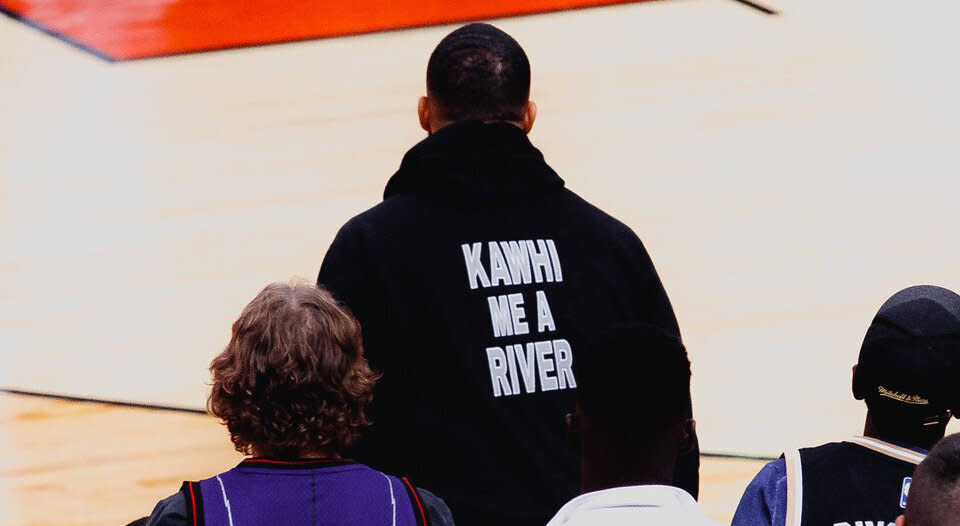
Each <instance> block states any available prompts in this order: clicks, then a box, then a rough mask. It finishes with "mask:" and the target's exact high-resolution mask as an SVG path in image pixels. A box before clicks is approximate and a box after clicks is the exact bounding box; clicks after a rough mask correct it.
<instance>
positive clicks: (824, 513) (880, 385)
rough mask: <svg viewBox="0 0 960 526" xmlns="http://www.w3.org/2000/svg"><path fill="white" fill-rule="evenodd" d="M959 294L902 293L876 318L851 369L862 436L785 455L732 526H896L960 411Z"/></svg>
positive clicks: (754, 487)
mask: <svg viewBox="0 0 960 526" xmlns="http://www.w3.org/2000/svg"><path fill="white" fill-rule="evenodd" d="M958 379H960V296H958V295H957V294H955V293H953V292H951V291H949V290H947V289H944V288H940V287H933V286H916V287H910V288H907V289H904V290H902V291H900V292H898V293H897V294H895V295H894V296H893V297H891V298H890V299H889V300H887V301H886V303H884V304H883V306H881V307H880V311H879V312H878V313H877V315H876V317H874V319H873V322H872V323H871V324H870V328H869V329H868V330H867V334H866V336H865V337H864V340H863V345H862V347H861V349H860V358H859V360H858V363H857V365H855V366H854V370H853V395H854V397H855V398H856V399H857V400H864V401H865V402H866V405H867V417H866V423H865V425H864V431H863V436H862V437H855V438H852V439H849V440H847V441H844V442H834V443H830V444H824V445H822V446H819V447H814V448H808V449H800V450H798V451H790V452H786V453H784V456H783V457H781V458H780V459H779V460H776V461H773V462H771V463H769V464H767V465H766V466H765V467H764V468H763V469H762V470H761V471H760V473H759V474H757V476H756V477H755V478H754V479H753V481H752V482H751V483H750V485H749V486H748V487H747V489H746V492H745V493H744V495H743V497H742V499H741V500H740V505H739V506H738V508H737V512H736V514H735V515H734V518H733V526H760V525H762V526H768V525H769V526H813V525H823V524H832V525H834V526H853V525H859V524H866V523H867V522H869V523H872V524H879V525H892V524H893V523H894V521H895V520H896V518H897V516H898V515H900V514H901V513H902V512H903V510H904V508H905V507H906V504H907V495H908V492H909V490H910V485H911V476H912V473H913V470H914V468H915V467H916V465H917V464H919V463H920V462H921V461H922V460H923V459H924V456H925V455H926V452H927V451H928V450H929V449H930V448H931V447H933V445H934V444H936V443H937V441H938V440H940V439H942V438H943V436H944V433H945V431H946V426H947V423H948V422H949V420H950V418H951V416H952V415H954V414H955V413H956V412H957V410H958V409H960V381H958Z"/></svg>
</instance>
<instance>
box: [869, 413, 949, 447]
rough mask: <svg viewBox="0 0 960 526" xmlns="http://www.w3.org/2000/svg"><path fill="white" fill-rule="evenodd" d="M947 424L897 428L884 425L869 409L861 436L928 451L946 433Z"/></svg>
mask: <svg viewBox="0 0 960 526" xmlns="http://www.w3.org/2000/svg"><path fill="white" fill-rule="evenodd" d="M946 429H947V425H946V423H945V422H944V423H943V424H937V425H932V426H929V427H926V428H924V427H910V428H907V429H903V428H897V427H896V426H892V425H884V423H883V422H882V421H881V420H878V419H877V418H876V417H875V416H874V415H873V414H871V413H870V411H867V418H866V421H865V422H864V425H863V436H865V437H870V438H876V439H877V440H883V441H886V442H896V443H897V444H905V445H908V446H913V447H919V448H922V449H925V450H927V451H929V450H930V449H931V448H933V446H934V444H936V443H937V442H939V441H940V439H942V438H943V436H944V434H946Z"/></svg>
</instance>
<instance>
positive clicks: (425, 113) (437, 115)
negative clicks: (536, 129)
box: [417, 93, 537, 135]
mask: <svg viewBox="0 0 960 526" xmlns="http://www.w3.org/2000/svg"><path fill="white" fill-rule="evenodd" d="M521 115H523V118H522V119H521V120H519V121H496V122H503V123H506V124H512V125H513V126H516V127H517V128H520V129H521V130H523V132H524V133H530V130H532V129H533V122H534V121H535V120H536V119H537V105H536V103H534V102H533V101H527V104H526V106H525V107H524V108H523V110H522V112H521ZM417 117H418V118H419V119H420V127H421V128H423V129H424V131H426V132H427V133H428V134H431V135H432V134H434V133H436V132H437V130H439V129H441V128H443V127H446V126H449V125H451V124H453V123H454V122H456V121H451V120H448V119H445V118H443V112H442V109H441V108H440V107H439V105H438V104H437V102H436V99H434V98H433V97H431V96H430V94H429V93H428V94H427V95H425V96H423V97H420V100H419V101H418V102H417Z"/></svg>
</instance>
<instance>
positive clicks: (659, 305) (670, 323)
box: [631, 232, 680, 336]
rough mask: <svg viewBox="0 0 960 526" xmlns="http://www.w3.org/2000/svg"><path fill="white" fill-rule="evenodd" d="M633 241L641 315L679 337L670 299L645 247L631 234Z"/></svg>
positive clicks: (678, 329)
mask: <svg viewBox="0 0 960 526" xmlns="http://www.w3.org/2000/svg"><path fill="white" fill-rule="evenodd" d="M631 235H632V237H633V239H634V242H635V245H634V251H633V259H634V265H635V267H636V269H637V271H638V278H639V283H638V284H637V291H636V292H637V297H638V298H642V299H641V301H642V302H643V305H642V307H641V308H642V312H641V314H642V315H643V316H644V318H645V319H646V320H647V321H648V323H650V324H651V325H655V326H657V327H660V328H662V329H663V330H666V331H669V332H672V333H673V334H676V335H677V336H680V326H679V324H678V323H677V316H676V314H674V312H673V305H671V304H670V298H669V297H667V291H666V289H664V287H663V282H662V281H660V275H659V274H657V269H656V267H654V265H653V260H652V259H650V254H648V253H647V249H646V247H644V246H643V242H642V241H640V238H639V237H637V235H636V234H634V233H633V232H631Z"/></svg>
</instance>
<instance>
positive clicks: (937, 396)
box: [853, 285, 960, 449]
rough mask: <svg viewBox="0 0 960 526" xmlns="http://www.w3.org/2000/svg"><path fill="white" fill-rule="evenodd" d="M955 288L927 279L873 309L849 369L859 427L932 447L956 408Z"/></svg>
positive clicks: (959, 339) (959, 384)
mask: <svg viewBox="0 0 960 526" xmlns="http://www.w3.org/2000/svg"><path fill="white" fill-rule="evenodd" d="M958 374H960V296H958V295H957V294H955V293H953V292H951V291H949V290H947V289H944V288H941V287H934V286H929V285H923V286H915V287H909V288H907V289H904V290H902V291H900V292H898V293H896V294H894V295H893V297H891V298H890V299H889V300H887V301H886V302H885V303H884V304H883V305H882V306H881V307H880V310H879V312H877V315H876V316H875V317H874V319H873V322H872V323H871V324H870V328H869V329H868V330H867V334H866V337H865V338H864V340H863V345H862V347H861V349H860V358H859V360H858V362H857V365H855V366H854V371H853V394H854V396H855V397H856V398H857V399H858V400H865V401H866V404H867V420H866V426H865V429H864V435H866V436H868V437H874V438H879V439H882V440H886V441H889V442H894V443H897V444H901V445H905V446H913V447H919V448H922V449H930V447H931V446H932V445H933V444H934V443H936V442H937V441H938V440H940V439H941V438H943V435H944V432H945V429H946V426H947V423H948V422H949V420H950V418H951V416H952V415H956V414H957V410H958V409H960V380H958V378H960V376H958Z"/></svg>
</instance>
